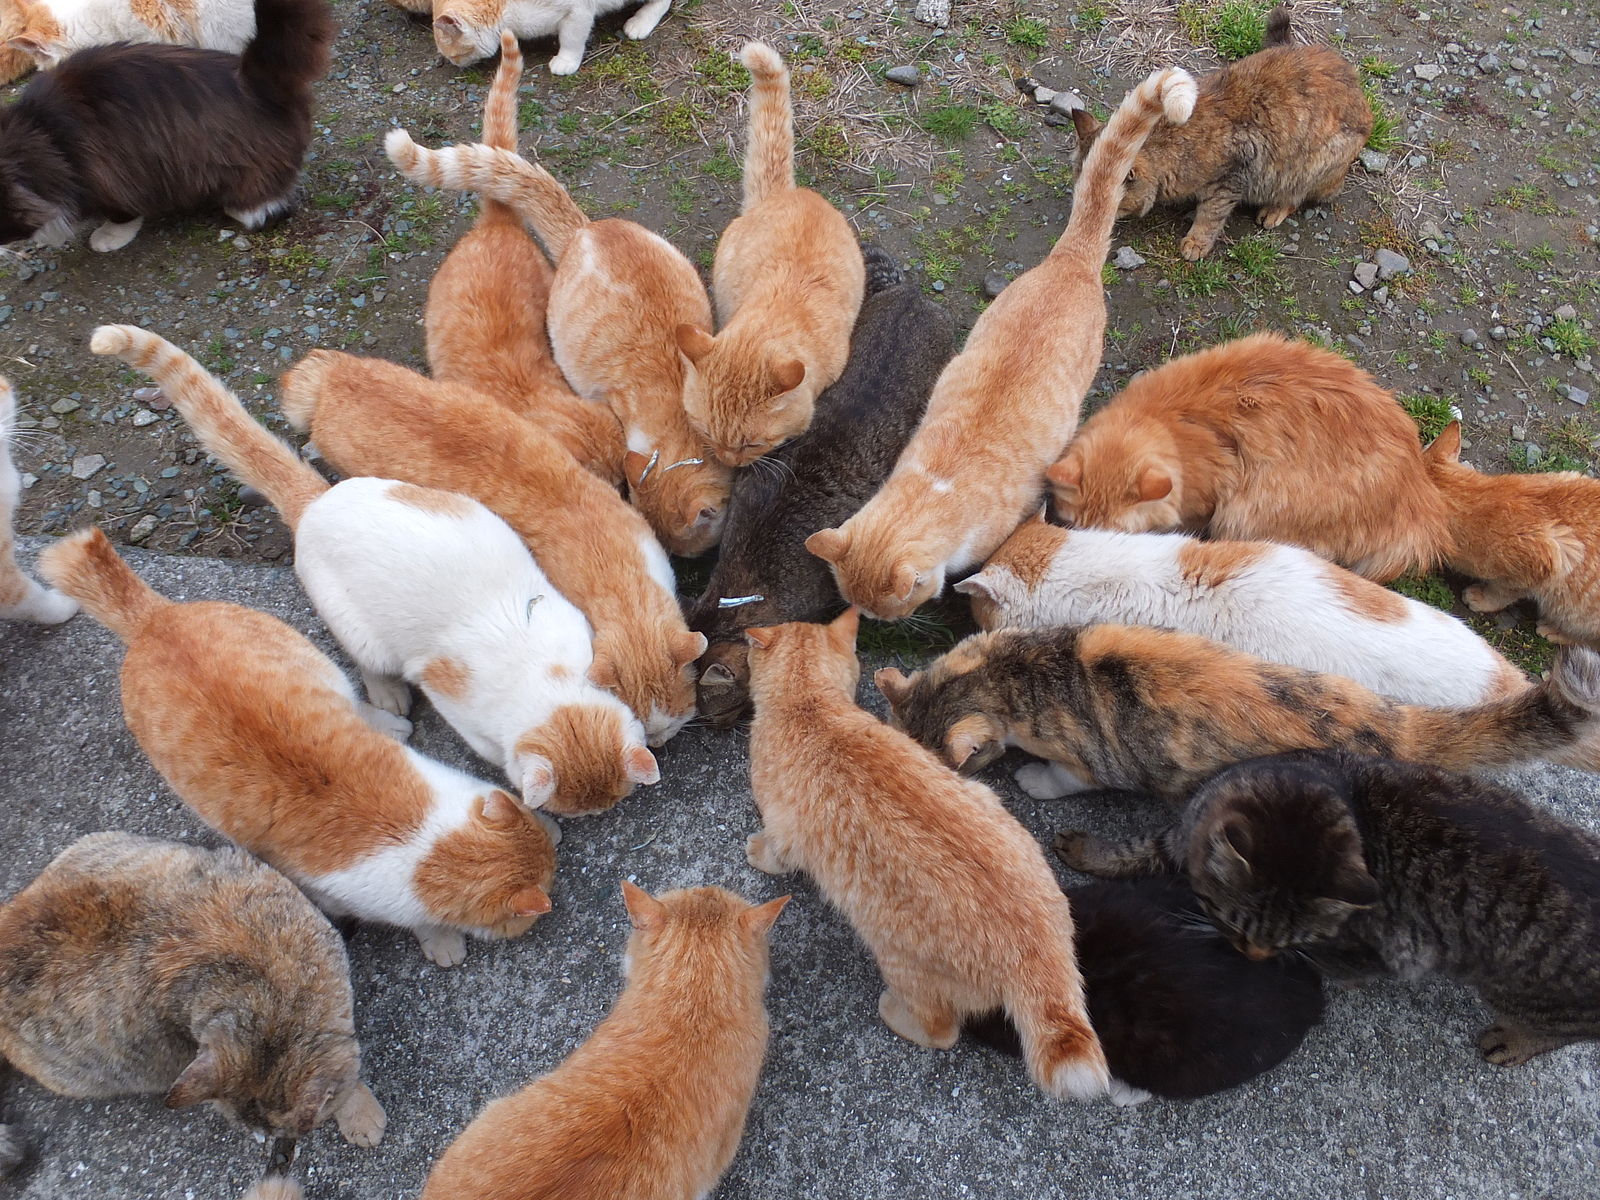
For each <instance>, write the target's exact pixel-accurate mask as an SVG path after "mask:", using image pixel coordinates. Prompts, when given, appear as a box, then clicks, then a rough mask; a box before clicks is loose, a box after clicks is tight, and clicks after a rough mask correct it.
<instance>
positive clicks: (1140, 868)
mask: <svg viewBox="0 0 1600 1200" xmlns="http://www.w3.org/2000/svg"><path fill="white" fill-rule="evenodd" d="M1055 851H1056V857H1057V858H1059V859H1060V860H1061V861H1062V862H1064V863H1066V864H1067V866H1069V867H1071V868H1072V869H1073V870H1074V871H1082V872H1083V873H1084V874H1085V875H1096V876H1099V877H1101V878H1105V879H1125V878H1130V877H1135V876H1140V875H1164V874H1166V873H1167V871H1168V870H1169V869H1170V867H1169V865H1168V863H1167V857H1166V855H1165V854H1163V853H1162V852H1161V841H1160V839H1159V838H1153V837H1145V838H1135V839H1134V840H1133V841H1131V842H1122V843H1116V842H1108V841H1105V840H1104V839H1103V838H1097V837H1095V836H1094V834H1092V833H1086V832H1084V831H1083V830H1081V829H1064V830H1062V831H1061V832H1060V833H1058V834H1056V840H1055Z"/></svg>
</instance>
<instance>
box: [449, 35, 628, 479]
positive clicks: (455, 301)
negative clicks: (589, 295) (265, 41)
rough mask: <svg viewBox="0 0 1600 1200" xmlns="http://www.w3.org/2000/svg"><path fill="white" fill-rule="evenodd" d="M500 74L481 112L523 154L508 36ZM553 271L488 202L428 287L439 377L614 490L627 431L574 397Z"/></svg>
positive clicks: (518, 73)
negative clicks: (476, 395)
mask: <svg viewBox="0 0 1600 1200" xmlns="http://www.w3.org/2000/svg"><path fill="white" fill-rule="evenodd" d="M502 42H503V45H502V47H501V54H500V68H499V70H498V71H497V72H496V73H495V77H494V84H493V86H491V87H490V88H489V95H488V98H487V99H486V100H485V101H484V106H483V140H484V141H485V142H486V143H487V144H488V145H490V146H492V147H494V148H496V149H499V150H509V151H515V150H516V148H517V83H518V81H519V80H520V79H521V77H522V51H521V49H520V48H519V47H518V46H517V39H516V38H514V37H512V36H511V35H510V34H509V33H508V34H505V35H503V38H502ZM550 282H551V280H550V264H549V263H548V262H547V261H546V260H545V257H544V253H543V251H541V250H540V249H539V247H538V246H536V245H535V244H534V241H533V239H532V238H530V237H529V236H528V234H527V231H526V230H524V229H523V228H522V224H521V222H520V221H518V220H517V215H516V213H515V212H514V211H513V210H512V209H511V208H509V207H508V206H506V205H504V204H501V203H500V202H499V201H498V200H488V199H486V200H484V202H483V207H482V210H481V211H480V212H479V214H478V220H477V223H476V224H474V225H473V227H472V228H471V229H470V230H468V231H467V234H466V236H464V237H463V238H462V239H461V240H460V241H459V242H457V243H456V244H455V248H454V249H452V250H451V251H450V253H449V254H447V255H445V260H444V262H442V263H440V264H439V270H438V271H437V272H436V273H435V274H434V277H433V282H432V283H430V284H429V285H428V304H427V308H426V310H425V312H424V314H423V324H424V325H425V326H426V328H427V331H428V366H429V368H430V370H432V372H433V377H434V378H435V379H438V380H442V381H443V382H446V383H464V384H466V385H467V386H468V387H473V388H476V389H477V390H478V391H480V392H482V393H483V394H484V395H485V396H489V397H491V398H492V399H495V400H498V401H500V402H501V403H502V404H504V405H505V406H506V407H507V408H508V409H510V410H511V411H512V412H515V413H517V414H518V415H520V416H524V417H527V418H528V419H529V420H530V421H533V422H534V423H535V424H538V425H541V426H543V427H544V428H545V429H546V430H548V431H549V432H550V434H551V435H552V436H553V437H554V438H555V439H556V440H557V441H559V442H560V443H561V444H562V445H564V446H565V447H566V448H567V449H568V450H570V451H571V452H572V455H573V457H574V458H576V459H577V460H578V462H579V463H580V464H582V465H583V466H584V468H586V469H587V470H590V471H593V472H594V473H595V474H596V475H598V476H599V477H600V478H601V479H603V480H605V481H606V482H607V483H609V484H611V485H612V486H613V487H616V486H618V485H620V484H621V483H622V481H623V455H624V453H626V449H627V447H626V446H625V444H624V442H623V434H622V425H621V423H620V422H619V421H618V420H617V418H616V416H615V415H614V414H613V413H612V412H611V410H610V409H609V408H607V407H606V406H605V405H603V404H595V403H593V402H591V401H589V400H584V399H581V398H580V397H578V396H577V395H575V394H574V393H573V391H572V389H571V388H570V387H569V386H567V380H566V378H565V377H564V376H563V375H562V373H561V369H560V368H559V367H558V366H556V363H555V359H554V358H552V357H551V353H550V341H549V338H547V337H546V335H545V317H546V312H547V310H548V308H549V300H550Z"/></svg>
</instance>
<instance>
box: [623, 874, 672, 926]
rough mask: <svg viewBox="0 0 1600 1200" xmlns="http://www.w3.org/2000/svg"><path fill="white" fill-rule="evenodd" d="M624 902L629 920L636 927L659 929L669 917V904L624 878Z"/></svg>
mask: <svg viewBox="0 0 1600 1200" xmlns="http://www.w3.org/2000/svg"><path fill="white" fill-rule="evenodd" d="M622 903H623V904H624V905H625V906H626V907H627V909H628V921H629V923H630V924H631V925H632V926H633V927H634V928H635V929H659V928H661V925H662V923H663V922H664V921H666V919H667V906H666V905H665V904H663V903H661V901H659V900H657V899H656V898H655V897H654V896H652V895H651V894H650V893H649V892H647V891H645V890H644V889H643V888H642V887H637V886H635V885H634V884H632V883H630V882H629V881H628V880H626V879H624V880H623V881H622Z"/></svg>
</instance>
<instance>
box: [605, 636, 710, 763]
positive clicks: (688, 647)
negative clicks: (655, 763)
mask: <svg viewBox="0 0 1600 1200" xmlns="http://www.w3.org/2000/svg"><path fill="white" fill-rule="evenodd" d="M663 625H664V627H663V628H662V629H661V631H660V635H661V636H660V637H659V638H658V639H654V640H653V641H652V642H645V641H643V640H641V639H637V638H629V637H618V636H614V635H613V636H607V634H605V633H597V634H596V635H595V639H594V661H593V662H592V663H591V664H590V665H589V682H590V683H592V684H594V685H595V686H596V687H602V688H606V689H607V690H609V691H612V692H615V693H616V694H617V696H618V697H619V698H620V699H621V700H622V702H623V703H624V704H626V705H627V706H628V707H629V708H631V709H632V710H633V711H634V712H635V713H637V714H639V719H640V720H641V721H643V722H644V732H645V741H646V742H648V743H649V744H650V745H652V746H660V745H663V744H664V743H666V742H667V741H669V740H671V738H672V736H673V735H674V734H676V733H677V732H678V730H680V729H682V728H683V727H684V726H685V725H687V724H688V723H689V720H690V718H692V717H693V716H694V685H695V679H696V677H697V672H696V671H695V669H694V661H695V659H697V658H699V657H700V656H701V655H702V654H704V653H705V649H706V637H705V634H703V633H692V632H690V631H689V630H688V629H685V628H684V626H683V621H682V619H681V618H678V619H676V620H675V621H672V622H663Z"/></svg>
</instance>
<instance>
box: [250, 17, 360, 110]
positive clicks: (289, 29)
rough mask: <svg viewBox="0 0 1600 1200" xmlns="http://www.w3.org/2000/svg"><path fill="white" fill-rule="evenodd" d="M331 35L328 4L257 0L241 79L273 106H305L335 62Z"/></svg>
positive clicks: (333, 30) (335, 28)
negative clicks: (254, 23) (253, 31)
mask: <svg viewBox="0 0 1600 1200" xmlns="http://www.w3.org/2000/svg"><path fill="white" fill-rule="evenodd" d="M335 32H337V27H336V26H335V24H334V20H333V13H332V11H331V10H330V9H329V7H328V0H256V36H255V38H254V40H252V41H251V43H250V44H249V45H248V46H246V47H245V48H244V53H243V54H241V55H240V56H239V75H240V77H241V78H242V79H243V80H244V83H245V86H246V87H247V88H248V89H249V90H250V91H252V92H253V93H255V94H256V95H257V96H259V97H261V98H262V99H264V100H267V101H269V102H271V103H273V104H276V105H282V106H284V107H287V108H294V107H296V106H299V105H308V104H309V103H310V100H311V85H312V84H313V83H315V82H316V81H317V80H319V79H321V78H322V77H323V76H324V75H326V74H327V73H328V67H329V66H330V65H331V63H332V61H333V37H334V34H335Z"/></svg>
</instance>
